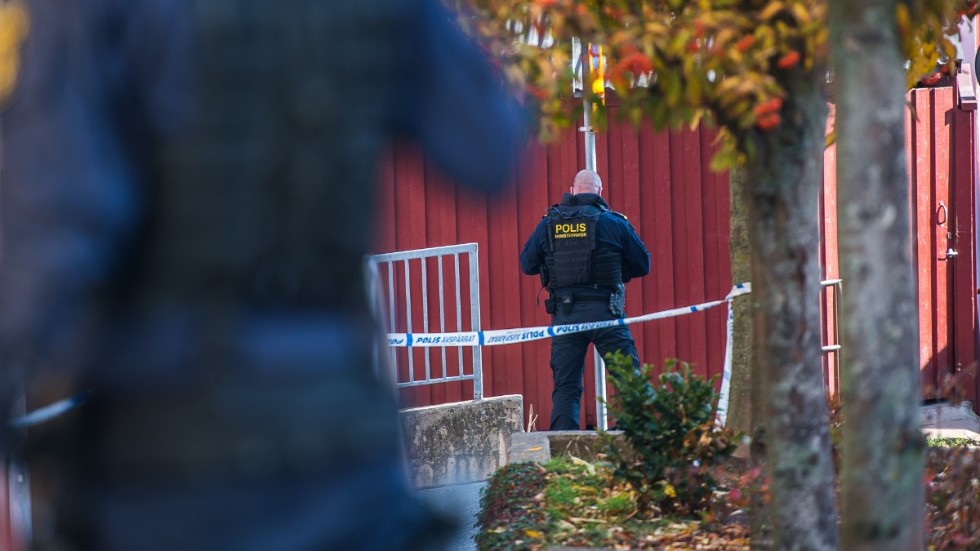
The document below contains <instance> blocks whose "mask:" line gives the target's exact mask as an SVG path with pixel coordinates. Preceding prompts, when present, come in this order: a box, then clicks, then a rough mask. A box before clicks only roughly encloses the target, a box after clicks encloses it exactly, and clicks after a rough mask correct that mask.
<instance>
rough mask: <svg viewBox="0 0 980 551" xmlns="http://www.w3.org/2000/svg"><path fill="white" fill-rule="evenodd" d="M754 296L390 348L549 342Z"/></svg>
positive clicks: (401, 338)
mask: <svg viewBox="0 0 980 551" xmlns="http://www.w3.org/2000/svg"><path fill="white" fill-rule="evenodd" d="M751 292H752V284H751V283H739V284H737V285H735V286H734V287H732V290H731V292H729V293H728V295H727V296H725V298H723V299H721V300H715V301H711V302H705V303H703V304H695V305H693V306H684V307H682V308H674V309H672V310H664V311H661V312H654V313H652V314H644V315H642V316H635V317H632V318H622V319H615V320H606V321H594V322H589V323H570V324H567V325H542V326H538V327H519V328H514V329H497V330H492V331H460V332H455V333H388V345H389V346H393V347H419V348H424V347H438V346H496V345H500V344H516V343H522V342H530V341H536V340H541V339H548V338H551V337H555V336H558V335H568V334H571V333H580V332H582V331H591V330H593V329H602V328H605V327H615V326H617V325H629V324H632V323H641V322H644V321H651V320H656V319H663V318H672V317H675V316H683V315H685V314H693V313H695V312H703V311H705V310H709V309H711V308H714V307H715V306H718V305H719V304H724V303H726V302H730V301H731V300H732V299H734V298H735V297H737V296H740V295H744V294H748V293H751Z"/></svg>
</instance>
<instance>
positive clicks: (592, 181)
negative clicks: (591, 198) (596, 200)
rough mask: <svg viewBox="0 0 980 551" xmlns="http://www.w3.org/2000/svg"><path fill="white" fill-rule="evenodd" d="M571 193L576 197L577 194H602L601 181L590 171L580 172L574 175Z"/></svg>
mask: <svg viewBox="0 0 980 551" xmlns="http://www.w3.org/2000/svg"><path fill="white" fill-rule="evenodd" d="M571 191H572V193H573V194H576V195H578V194H579V193H595V194H596V195H600V194H601V193H602V180H601V179H600V178H599V175H598V174H596V173H595V172H594V171H592V170H588V169H585V170H580V171H579V173H578V174H576V175H575V179H573V180H572V188H571Z"/></svg>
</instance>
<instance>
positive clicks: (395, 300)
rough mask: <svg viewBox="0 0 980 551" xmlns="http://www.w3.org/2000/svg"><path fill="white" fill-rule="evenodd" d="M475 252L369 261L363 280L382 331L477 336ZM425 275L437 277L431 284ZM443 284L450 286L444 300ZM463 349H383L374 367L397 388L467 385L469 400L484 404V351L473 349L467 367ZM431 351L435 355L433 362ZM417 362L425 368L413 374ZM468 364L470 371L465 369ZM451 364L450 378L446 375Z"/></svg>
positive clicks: (470, 246)
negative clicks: (415, 303)
mask: <svg viewBox="0 0 980 551" xmlns="http://www.w3.org/2000/svg"><path fill="white" fill-rule="evenodd" d="M478 252H479V251H478V247H477V244H476V243H466V244H462V245H449V246H445V247H432V248H428V249H417V250H412V251H399V252H393V253H385V254H377V255H373V256H369V257H368V258H367V276H368V289H370V290H371V299H372V308H373V309H374V312H375V314H376V315H377V317H378V319H379V320H382V322H383V323H384V324H385V325H386V327H385V329H386V330H387V331H389V332H404V333H412V332H413V330H420V331H421V332H423V333H428V332H430V331H436V332H440V333H445V332H447V331H479V330H480V271H479V263H478V259H477V257H478ZM461 255H465V256H466V258H465V259H464V261H463V262H461V261H460V256H461ZM447 264H448V266H447ZM399 265H400V266H399ZM430 271H434V272H435V273H436V278H435V280H434V281H430V277H429V273H430ZM464 272H465V274H464ZM447 279H448V280H449V281H448V282H447ZM447 283H448V285H449V286H450V289H449V291H450V294H449V296H448V297H447ZM416 293H418V294H419V295H420V296H421V302H420V304H421V312H417V311H416V312H413V310H412V297H413V296H414V295H415V294H416ZM432 295H434V296H432ZM464 297H466V301H464V300H463V299H464ZM447 298H448V299H449V301H447ZM465 311H468V313H469V316H468V318H469V326H468V327H466V326H464V318H465V317H467V316H464V312H465ZM447 348H455V349H456V354H455V355H454V356H455V357H454V358H453V357H451V356H450V355H449V354H448V353H447V350H446V349H447ZM463 348H466V347H462V346H442V347H435V348H416V349H413V348H401V349H397V350H396V349H395V348H391V347H387V346H385V350H383V351H381V353H379V354H378V359H379V362H378V363H379V367H380V366H381V365H382V364H385V363H387V366H388V368H389V369H391V373H392V376H393V378H394V382H395V385H396V386H398V387H413V386H422V385H432V384H439V383H448V382H452V381H464V380H472V381H473V399H474V400H480V399H482V398H483V347H481V346H474V347H472V348H473V352H472V360H471V361H470V362H467V361H466V360H465V357H464V354H463ZM434 351H435V352H437V354H436V357H435V358H433V352H434ZM382 360H386V361H382ZM416 360H419V361H421V362H424V363H423V365H422V369H417V365H416ZM434 360H435V361H434ZM467 363H469V366H470V369H466V367H467ZM453 364H454V365H455V368H456V369H455V372H452V371H453V370H452V369H451V367H453ZM440 368H441V369H440Z"/></svg>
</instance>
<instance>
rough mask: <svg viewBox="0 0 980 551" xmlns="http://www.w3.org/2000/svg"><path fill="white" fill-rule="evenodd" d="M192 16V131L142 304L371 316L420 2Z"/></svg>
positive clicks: (206, 7) (159, 203)
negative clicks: (380, 175) (374, 259)
mask: <svg viewBox="0 0 980 551" xmlns="http://www.w3.org/2000/svg"><path fill="white" fill-rule="evenodd" d="M194 4H195V10H196V13H195V21H196V25H197V29H196V34H197V36H196V39H197V41H196V43H195V45H194V46H195V49H194V57H193V61H194V63H195V64H196V71H195V79H194V80H193V81H192V82H194V88H193V90H192V92H191V95H190V97H191V98H193V101H194V106H193V109H192V113H191V117H190V120H191V121H192V124H191V125H190V127H189V128H188V129H187V130H186V131H185V132H183V133H182V134H180V135H178V136H176V137H175V138H174V139H173V140H169V141H168V142H167V143H165V144H164V146H163V154H162V158H161V159H160V165H161V166H160V169H159V171H157V174H159V175H160V178H159V180H158V181H157V182H156V184H157V185H155V186H153V187H152V196H151V197H149V198H148V201H147V205H148V207H149V208H150V209H151V210H150V212H149V213H148V214H149V216H148V217H147V219H148V223H147V228H146V238H145V240H144V242H143V243H141V244H139V246H138V247H137V248H138V256H140V257H141V259H140V260H139V262H138V265H139V266H140V268H141V269H140V273H139V274H138V276H137V283H136V285H135V287H136V289H135V291H134V292H135V293H136V295H137V299H138V300H139V299H141V300H143V301H148V302H151V303H159V302H164V303H168V302H169V303H174V302H176V303H178V304H200V303H202V302H207V303H211V304H212V305H213V304H215V303H217V305H218V306H219V308H220V306H221V304H229V305H240V306H244V307H246V308H247V307H249V306H256V307H271V308H295V307H303V308H310V309H316V308H330V309H334V310H338V309H339V310H361V311H364V310H366V304H367V302H366V296H365V291H364V286H365V284H364V279H363V275H362V262H363V257H364V255H365V254H366V253H367V252H368V251H369V247H370V245H371V236H372V227H373V224H372V213H373V205H374V202H375V177H376V175H375V166H376V161H377V158H378V154H379V151H380V149H381V147H382V146H383V145H384V143H385V140H386V135H387V132H388V129H389V127H390V125H391V120H390V119H391V113H390V107H389V106H390V105H391V104H392V102H391V101H390V98H389V97H388V95H389V94H392V93H397V89H398V81H399V79H400V78H401V77H400V76H399V70H401V69H403V68H404V67H406V66H407V64H404V63H402V61H400V58H401V57H402V56H404V55H411V53H410V52H408V53H406V52H404V49H405V48H404V44H405V33H406V29H405V27H406V25H404V24H403V23H402V22H400V20H401V19H402V18H404V17H406V16H407V15H406V14H405V13H403V12H404V11H405V9H406V6H407V5H410V4H411V2H399V1H391V0H357V1H356V2H330V6H329V9H326V8H324V3H323V0H297V1H290V2H268V1H265V0H229V1H223V2H213V1H209V0H198V1H197V2H194Z"/></svg>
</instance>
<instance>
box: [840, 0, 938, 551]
mask: <svg viewBox="0 0 980 551" xmlns="http://www.w3.org/2000/svg"><path fill="white" fill-rule="evenodd" d="M896 3H897V1H896V0H868V1H866V2H852V1H851V0H833V1H831V2H830V25H831V33H832V37H833V38H832V40H831V43H832V44H833V45H834V46H833V48H832V55H833V59H834V64H835V70H836V74H835V78H834V80H835V95H836V98H837V141H838V144H839V146H838V148H837V159H838V161H837V162H838V165H837V180H838V201H839V203H838V204H839V218H840V223H841V224H842V229H841V232H840V258H841V267H842V269H841V272H842V276H843V280H844V293H845V295H844V301H843V308H842V312H843V316H844V317H843V320H842V324H841V325H842V327H843V331H842V337H843V345H844V348H843V350H844V351H845V354H846V355H845V356H844V360H846V361H843V362H841V400H842V404H841V407H842V411H843V413H844V425H843V449H842V466H841V504H842V511H843V515H842V524H841V539H842V542H843V546H844V548H845V549H848V550H854V551H872V550H881V551H885V550H888V551H906V550H908V551H912V550H915V551H919V550H921V549H923V548H924V545H925V542H924V532H923V523H922V518H923V488H922V470H923V451H924V449H925V440H924V438H923V436H922V432H921V430H920V428H919V418H918V416H919V413H918V403H919V373H918V366H919V362H918V318H917V312H916V310H917V305H916V299H915V287H914V285H915V283H914V281H915V280H914V272H913V263H912V258H911V243H910V237H911V235H910V229H909V228H910V213H909V204H910V203H909V182H908V177H907V175H906V157H905V139H904V131H905V117H906V113H905V98H904V95H903V91H904V90H905V75H904V71H903V61H904V59H903V57H902V56H901V54H900V50H899V42H898V34H897V28H896V23H895V7H896Z"/></svg>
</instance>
